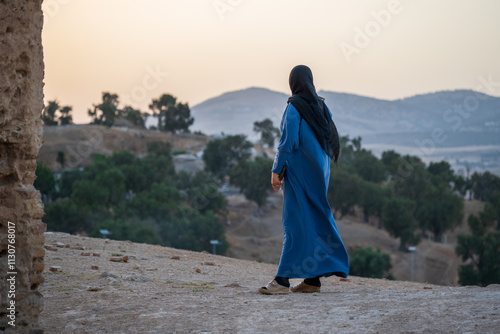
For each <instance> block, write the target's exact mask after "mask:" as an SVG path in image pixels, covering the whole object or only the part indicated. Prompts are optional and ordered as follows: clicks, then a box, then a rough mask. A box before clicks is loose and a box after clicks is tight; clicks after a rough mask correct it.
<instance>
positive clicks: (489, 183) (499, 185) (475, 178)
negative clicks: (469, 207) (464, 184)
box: [471, 171, 500, 202]
mask: <svg viewBox="0 0 500 334" xmlns="http://www.w3.org/2000/svg"><path fill="white" fill-rule="evenodd" d="M471 185H472V192H473V193H474V198H475V199H478V200H480V201H485V202H487V201H490V200H491V199H492V198H493V197H494V196H495V194H498V193H500V177H498V176H496V175H493V174H491V173H490V172H488V171H486V172H484V173H477V172H476V173H474V174H472V176H471Z"/></svg>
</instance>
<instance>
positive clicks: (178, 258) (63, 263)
mask: <svg viewBox="0 0 500 334" xmlns="http://www.w3.org/2000/svg"><path fill="white" fill-rule="evenodd" d="M45 248H46V254H45V270H44V276H45V283H44V284H43V286H41V288H40V292H41V293H42V294H43V295H44V297H45V307H44V310H43V312H42V313H41V315H40V324H41V326H42V328H44V329H45V332H46V333H332V332H337V333H497V332H498V328H500V310H499V308H500V285H490V286H488V287H486V288H480V287H446V286H437V285H430V284H421V283H411V282H403V281H389V280H383V279H367V278H361V277H353V276H351V277H349V279H348V280H347V281H344V280H340V279H339V278H328V279H324V280H323V287H322V292H321V293H318V294H288V295H281V296H263V295H259V294H258V293H257V288H258V287H259V286H261V285H265V283H267V281H269V280H270V279H271V278H272V277H273V274H274V273H275V271H276V266H275V265H272V264H264V263H258V262H252V261H245V260H237V259H233V258H228V257H223V256H216V255H211V254H207V253H197V252H190V251H184V250H178V249H173V248H168V247H160V246H153V245H146V244H137V243H132V242H127V241H114V240H107V239H96V238H87V237H81V236H73V235H69V234H65V233H51V232H48V233H46V234H45ZM293 281H294V282H298V280H297V281H296V280H293Z"/></svg>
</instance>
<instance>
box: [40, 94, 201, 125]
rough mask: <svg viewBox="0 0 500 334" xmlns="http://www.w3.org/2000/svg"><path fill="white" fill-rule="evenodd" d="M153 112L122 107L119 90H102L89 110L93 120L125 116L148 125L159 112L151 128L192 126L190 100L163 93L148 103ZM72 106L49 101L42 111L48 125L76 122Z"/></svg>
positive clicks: (110, 120) (108, 121) (112, 120)
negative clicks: (99, 99)
mask: <svg viewBox="0 0 500 334" xmlns="http://www.w3.org/2000/svg"><path fill="white" fill-rule="evenodd" d="M149 109H150V111H151V113H147V112H143V111H141V110H139V109H136V108H134V107H131V106H125V107H123V108H120V107H119V97H118V95H117V94H113V93H109V92H103V93H102V101H101V102H100V103H97V104H93V105H92V108H90V109H88V111H87V114H88V115H89V116H90V117H91V122H90V124H98V125H104V126H107V127H111V126H113V125H114V124H115V123H116V122H117V120H119V119H124V120H126V121H128V122H130V123H131V124H132V125H134V126H137V127H139V128H146V120H147V118H148V117H149V116H151V115H153V116H156V117H157V119H158V123H157V126H152V127H151V129H153V130H159V131H170V132H172V133H174V134H175V133H177V132H182V133H188V132H189V127H190V126H191V125H192V124H193V123H194V118H193V117H192V116H191V110H190V108H189V105H188V104H187V103H182V102H179V101H177V98H176V97H174V96H172V95H170V94H162V95H161V96H160V97H159V98H157V99H153V100H152V101H151V104H150V105H149ZM72 111H73V108H72V107H71V106H65V107H62V106H60V105H59V102H57V100H53V101H49V102H48V103H47V105H46V106H45V107H44V109H43V111H42V119H43V122H44V124H45V125H49V126H56V125H68V124H73V116H72V115H71V112H72Z"/></svg>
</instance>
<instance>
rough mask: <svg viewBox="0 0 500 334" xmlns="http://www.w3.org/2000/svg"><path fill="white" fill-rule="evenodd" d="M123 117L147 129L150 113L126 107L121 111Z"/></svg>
mask: <svg viewBox="0 0 500 334" xmlns="http://www.w3.org/2000/svg"><path fill="white" fill-rule="evenodd" d="M121 114H122V117H123V118H125V119H126V120H127V121H129V122H130V123H132V124H134V125H136V126H138V127H140V128H143V129H145V128H146V119H147V117H148V116H149V114H148V113H143V112H141V111H140V110H139V109H134V108H133V107H130V106H126V107H125V108H123V110H122V111H121Z"/></svg>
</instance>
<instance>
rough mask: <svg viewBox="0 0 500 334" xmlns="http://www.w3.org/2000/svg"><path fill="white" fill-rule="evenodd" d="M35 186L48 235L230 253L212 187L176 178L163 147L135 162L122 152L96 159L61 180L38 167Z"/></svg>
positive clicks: (154, 146)
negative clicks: (104, 236)
mask: <svg viewBox="0 0 500 334" xmlns="http://www.w3.org/2000/svg"><path fill="white" fill-rule="evenodd" d="M36 174H37V177H38V178H37V179H36V181H35V187H36V188H37V189H39V190H40V192H42V193H45V194H50V195H51V197H52V198H53V201H52V202H50V203H46V204H45V217H44V218H43V221H44V222H45V223H46V224H47V228H48V230H49V231H62V232H68V233H84V234H87V235H90V236H93V237H101V233H100V230H102V229H106V230H109V231H110V232H111V235H110V236H109V237H110V238H112V239H117V240H131V241H134V242H144V243H150V244H159V245H163V246H169V247H175V248H182V249H189V250H194V251H202V250H206V251H211V245H210V242H209V241H210V240H212V239H217V240H219V241H220V242H221V245H220V246H219V247H218V251H219V252H220V253H222V254H224V253H225V251H226V250H227V248H228V243H227V241H226V239H225V231H224V227H223V225H222V222H223V221H224V219H225V216H226V213H227V208H226V199H225V197H224V196H223V195H222V194H220V193H219V192H218V186H217V182H216V181H215V180H214V178H213V177H212V176H210V175H209V174H208V173H206V172H198V173H196V174H194V175H189V174H187V173H185V172H180V173H176V172H175V169H174V165H173V159H172V153H171V149H170V145H169V144H168V143H162V142H154V143H150V144H149V145H148V153H147V155H146V156H145V157H143V158H137V157H136V156H134V155H133V154H132V153H130V152H127V151H120V152H114V153H113V154H112V155H110V156H108V157H106V156H103V155H95V156H94V161H93V163H92V164H91V165H89V166H87V167H85V168H84V169H83V170H79V169H76V170H68V171H65V172H63V173H62V175H61V176H60V178H59V179H57V180H56V179H55V178H54V174H53V173H52V172H51V171H50V169H48V168H47V167H45V166H43V164H41V163H38V166H37V172H36Z"/></svg>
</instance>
